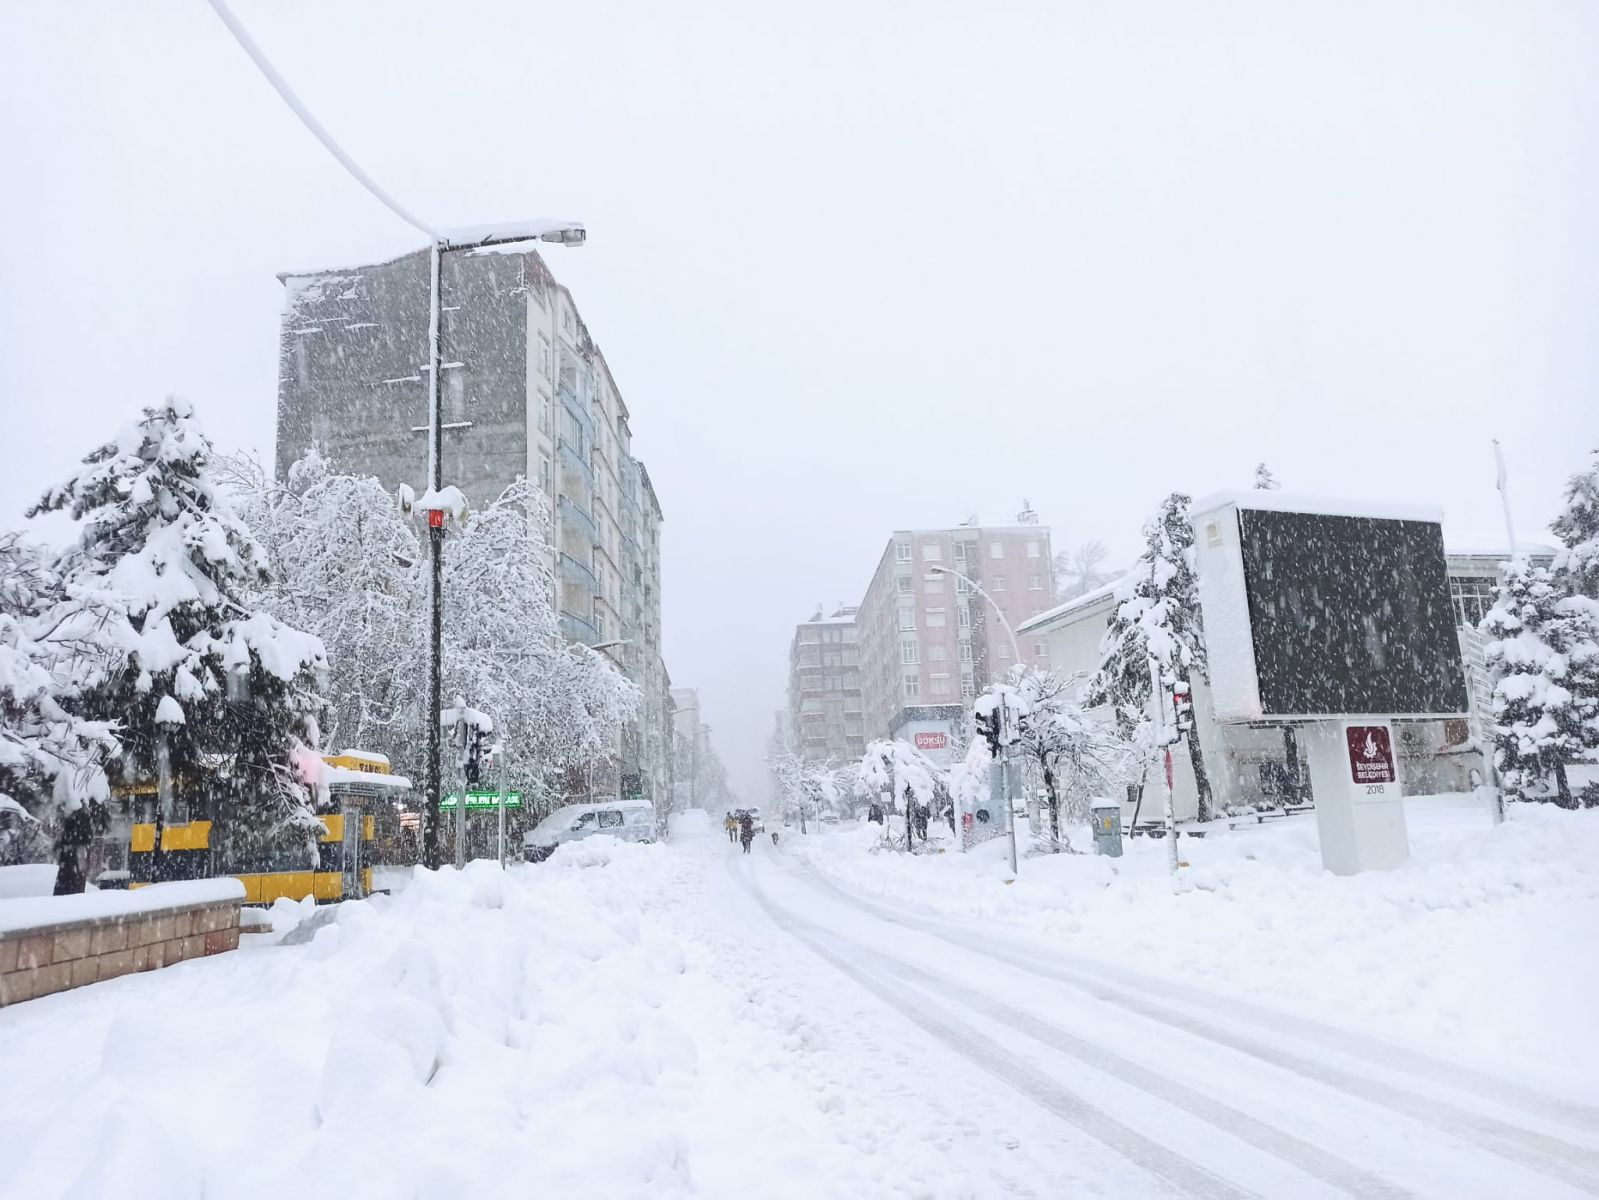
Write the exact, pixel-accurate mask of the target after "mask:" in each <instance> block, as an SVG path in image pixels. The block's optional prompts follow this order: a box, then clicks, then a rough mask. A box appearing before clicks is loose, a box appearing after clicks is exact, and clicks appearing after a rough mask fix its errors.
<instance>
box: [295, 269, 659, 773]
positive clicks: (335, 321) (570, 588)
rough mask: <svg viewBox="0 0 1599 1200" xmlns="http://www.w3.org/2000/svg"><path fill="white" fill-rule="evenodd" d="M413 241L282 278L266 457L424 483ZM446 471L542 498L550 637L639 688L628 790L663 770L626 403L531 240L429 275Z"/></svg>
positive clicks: (648, 547)
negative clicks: (274, 416)
mask: <svg viewBox="0 0 1599 1200" xmlns="http://www.w3.org/2000/svg"><path fill="white" fill-rule="evenodd" d="M429 272H430V262H429V254H428V252H427V251H425V250H422V251H417V252H415V253H412V254H407V255H403V256H401V257H399V258H396V259H393V260H391V261H389V262H385V263H375V264H372V265H369V266H360V267H352V268H348V269H340V270H330V271H322V272H314V273H307V274H290V275H285V276H283V277H282V278H283V282H284V286H285V293H286V294H285V305H284V317H283V327H282V333H281V354H280V371H279V387H278V431H277V445H276V459H277V464H276V465H277V471H278V472H279V474H280V475H281V474H282V473H283V472H285V471H286V470H287V468H288V466H289V464H290V463H292V462H293V461H294V460H295V459H296V458H298V457H299V456H300V455H301V454H302V453H304V451H305V449H306V448H308V447H309V446H311V445H313V444H315V445H317V446H319V447H320V448H321V449H322V451H323V453H324V454H326V455H327V456H328V458H329V459H330V460H331V461H332V462H333V464H334V465H335V467H337V468H338V469H341V470H348V471H354V472H360V473H364V474H371V475H374V476H376V477H377V478H378V480H379V481H380V482H381V483H383V485H384V486H385V487H387V488H389V489H390V490H393V489H396V488H397V487H398V486H399V485H400V484H402V483H405V484H410V485H411V486H412V487H414V488H417V489H418V490H420V489H421V488H422V487H424V486H425V485H426V482H427V480H426V474H427V461H428V446H427V427H428V386H427V374H428V366H429V364H428V346H427V333H428V310H429V291H430V287H429V284H430V280H429ZM440 292H441V297H440V298H441V310H442V313H441V316H442V321H441V327H440V347H439V349H440V355H441V362H442V369H441V371H440V400H441V408H442V410H443V422H444V433H443V474H444V481H445V482H446V483H449V484H454V485H456V486H458V487H460V488H461V489H462V491H464V492H465V493H466V496H467V499H468V501H469V502H470V503H471V504H472V505H473V506H474V507H482V506H483V505H486V504H488V503H489V502H491V501H492V500H494V498H495V497H497V496H498V495H499V494H500V493H501V492H502V491H503V490H504V489H505V488H506V487H507V486H509V485H510V484H511V483H512V482H513V481H514V480H515V479H516V477H517V476H519V475H524V476H526V477H527V478H529V479H531V480H533V481H534V482H536V483H538V484H539V485H540V486H541V487H542V488H543V490H544V491H545V493H546V495H547V496H548V498H549V501H550V508H551V518H552V537H551V567H552V575H553V580H554V587H555V597H554V598H555V601H556V605H557V608H558V610H559V613H560V622H561V629H562V632H563V634H564V635H565V636H566V637H567V638H569V639H570V640H573V641H582V642H586V643H589V644H593V643H595V642H603V641H613V642H621V643H622V644H620V645H618V646H614V647H612V648H610V649H608V650H606V651H605V653H607V654H608V655H610V656H611V657H612V659H613V660H614V661H615V662H617V663H618V665H620V666H621V668H622V669H623V671H624V672H625V673H626V674H627V676H628V677H629V678H630V679H632V680H633V681H634V682H635V683H636V684H638V686H639V687H640V689H641V690H642V692H643V693H644V697H645V699H644V702H643V704H642V706H641V711H640V716H639V719H638V721H637V722H635V723H634V725H633V726H632V727H631V728H630V729H628V730H627V731H626V733H625V734H624V736H623V737H622V738H621V739H620V742H619V744H618V746H617V747H616V761H615V762H614V763H613V764H612V765H613V767H614V768H615V769H614V770H613V771H612V772H611V774H613V775H615V776H616V778H617V780H618V781H619V786H620V787H622V788H623V789H624V790H626V791H628V792H630V793H632V794H643V795H646V796H648V795H653V794H657V793H658V794H665V792H666V788H667V782H666V781H667V780H668V779H669V777H670V766H671V737H670V733H669V731H668V729H667V725H668V724H669V721H670V711H669V707H668V705H667V704H666V702H665V697H666V688H667V685H666V683H665V678H666V670H665V664H664V662H663V661H662V659H661V649H660V647H661V636H660V611H661V610H660V579H661V575H660V527H661V523H662V517H661V508H660V503H659V500H658V498H657V497H656V495H655V490H654V487H653V485H652V484H649V483H648V479H647V475H646V474H645V473H644V472H643V471H642V468H641V466H640V464H638V462H637V460H635V459H634V458H633V456H632V432H631V427H630V416H629V413H628V408H627V405H626V403H625V402H624V400H623V399H622V395H621V391H620V389H619V388H618V387H617V385H616V381H615V380H614V379H613V378H612V376H611V373H610V369H609V367H608V365H607V364H606V362H605V358H604V355H603V354H602V353H601V352H600V349H599V347H598V346H597V345H596V344H595V342H594V340H593V339H592V338H591V337H590V335H589V332H588V329H587V327H586V326H585V324H584V323H583V320H582V317H581V315H580V314H579V313H578V311H577V306H576V303H575V302H574V300H573V298H572V295H571V293H570V292H569V291H568V290H567V289H566V288H563V287H561V286H560V285H559V284H558V283H557V282H556V281H555V279H554V277H553V276H552V275H551V273H550V271H549V268H548V266H547V265H546V264H545V262H544V260H543V258H542V257H541V256H540V255H539V254H538V253H537V252H536V251H531V250H528V251H512V252H500V251H455V252H451V253H448V254H446V255H445V256H444V259H443V269H442V272H441V276H440Z"/></svg>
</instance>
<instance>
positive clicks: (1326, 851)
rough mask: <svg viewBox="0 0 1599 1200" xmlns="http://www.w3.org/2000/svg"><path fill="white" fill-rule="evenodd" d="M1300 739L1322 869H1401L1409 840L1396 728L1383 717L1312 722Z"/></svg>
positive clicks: (1351, 872) (1349, 871)
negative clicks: (1307, 768)
mask: <svg viewBox="0 0 1599 1200" xmlns="http://www.w3.org/2000/svg"><path fill="white" fill-rule="evenodd" d="M1302 736H1303V739H1304V742H1305V749H1306V752H1307V757H1308V758H1309V761H1310V786H1311V789H1312V791H1313V792H1314V793H1315V797H1316V832H1317V834H1318V835H1319V838H1320V841H1321V863H1322V866H1324V867H1326V868H1327V870H1329V871H1331V872H1332V873H1333V874H1335V875H1357V874H1359V873H1360V872H1361V871H1372V870H1376V871H1384V870H1391V869H1392V868H1394V867H1398V866H1402V865H1403V864H1404V862H1405V860H1406V859H1408V858H1409V857H1410V838H1409V834H1408V832H1407V830H1406V827H1405V802H1404V797H1403V795H1402V794H1401V791H1400V787H1399V764H1398V758H1397V756H1396V755H1395V753H1394V733H1393V725H1392V724H1391V723H1390V722H1389V721H1387V720H1386V719H1384V718H1381V717H1350V718H1348V719H1344V720H1334V721H1313V722H1311V723H1310V724H1308V725H1306V726H1304V727H1303V729H1302Z"/></svg>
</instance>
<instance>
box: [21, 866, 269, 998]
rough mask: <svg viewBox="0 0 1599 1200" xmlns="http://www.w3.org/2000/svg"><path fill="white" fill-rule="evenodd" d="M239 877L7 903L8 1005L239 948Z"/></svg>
mask: <svg viewBox="0 0 1599 1200" xmlns="http://www.w3.org/2000/svg"><path fill="white" fill-rule="evenodd" d="M243 902H244V885H243V884H242V883H240V882H239V881H238V880H237V879H197V880H192V881H188V882H183V883H160V884H156V885H154V886H153V887H146V888H139V889H137V890H135V891H131V892H110V891H107V892H85V893H83V894H82V895H77V896H29V897H25V898H22V899H16V900H0V1008H3V1007H5V1006H6V1005H8V1004H19V1003H21V1002H22V1001H24V1000H32V999H36V998H37V997H40V996H49V995H52V994H54V993H55V992H64V991H66V990H68V989H69V988H76V987H83V986H85V985H86V984H90V983H98V982H100V981H101V980H104V979H115V978H116V977H117V976H119V975H129V974H132V973H134V972H136V971H154V970H158V969H159V968H161V967H170V966H172V965H174V964H176V963H180V962H185V961H187V960H189V959H191V958H204V957H206V956H207V955H211V954H223V953H226V952H227V951H229V950H237V949H238V948H239V909H240V907H241V906H242V904H243Z"/></svg>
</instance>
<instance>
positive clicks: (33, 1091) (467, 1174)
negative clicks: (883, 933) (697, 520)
mask: <svg viewBox="0 0 1599 1200" xmlns="http://www.w3.org/2000/svg"><path fill="white" fill-rule="evenodd" d="M696 872H697V873H698V875H703V873H704V872H703V869H702V867H701V865H700V856H699V855H698V854H696V853H694V852H692V851H691V850H689V849H686V848H685V849H673V848H670V847H667V846H664V845H657V846H639V845H634V844H630V843H624V842H618V841H615V840H613V839H600V838H591V839H588V840H587V841H586V842H585V843H584V844H583V845H581V846H566V847H563V848H562V849H561V851H560V852H559V853H557V854H556V855H555V856H553V857H552V858H551V859H550V860H549V862H547V863H545V864H541V865H539V866H517V867H514V868H512V869H510V870H509V871H505V872H502V871H500V870H499V869H498V868H497V867H496V866H495V865H493V864H491V863H474V864H472V865H471V866H469V867H468V869H467V870H465V871H463V872H459V873H458V872H455V871H450V870H446V871H442V872H437V873H431V872H426V871H418V872H416V873H415V876H414V878H413V879H412V880H411V881H410V883H409V885H408V886H407V887H406V888H405V890H404V891H402V892H401V893H399V894H398V895H395V896H378V897H374V898H372V899H370V900H367V901H363V902H351V903H346V904H344V905H341V906H339V907H338V908H337V909H328V908H323V909H320V910H316V917H317V919H318V920H326V922H327V923H326V924H324V925H322V926H321V927H320V928H315V930H314V933H313V934H312V935H311V936H310V937H309V939H308V941H307V942H306V944H301V945H292V944H289V945H286V944H282V943H278V944H272V943H273V942H275V941H276V940H277V937H278V931H279V930H281V929H282V928H283V927H284V926H285V925H290V924H293V923H294V920H296V919H300V918H303V917H305V916H306V915H307V914H306V912H305V911H304V909H303V907H302V906H297V905H290V904H280V905H277V906H274V908H273V910H272V921H273V924H274V933H273V934H272V935H270V936H267V937H255V938H250V939H247V940H246V942H245V946H244V949H243V951H242V952H240V953H236V954H228V955H221V956H218V957H216V958H213V959H207V960H201V961H197V962H192V963H184V964H180V965H179V966H176V967H173V968H171V969H170V970H167V971H161V972H156V973H154V974H151V975H144V976H134V977H128V978H123V979H118V980H115V981H112V982H109V983H105V984H100V985H96V986H95V987H92V988H85V989H81V990H79V991H77V992H69V993H64V994H61V995H57V996H52V997H49V998H47V999H44V1000H38V1001H32V1002H30V1003H27V1004H24V1005H19V1006H17V1007H16V1008H13V1009H9V1010H7V1011H6V1012H5V1013H3V1014H0V1079H4V1080H5V1081H6V1085H5V1087H4V1088H3V1089H0V1162H3V1163H4V1164H5V1167H4V1175H3V1184H0V1192H4V1193H5V1194H7V1195H16V1196H29V1197H48V1196H58V1195H63V1194H67V1193H69V1192H70V1194H73V1195H99V1194H108V1193H112V1192H114V1193H115V1194H117V1195H122V1196H128V1197H135V1198H144V1197H156V1196H159V1197H163V1198H165V1197H173V1198H187V1197H198V1196H200V1195H202V1194H205V1195H215V1196H221V1195H226V1196H233V1197H245V1196H248V1197H258V1196H259V1197H271V1196H282V1195H293V1194H299V1193H300V1192H303V1191H304V1189H305V1187H306V1184H307V1181H310V1180H314V1181H316V1185H317V1188H318V1189H319V1190H323V1189H325V1190H327V1191H329V1192H330V1193H347V1194H352V1195H373V1196H428V1197H432V1196H438V1197H446V1196H450V1197H453V1196H469V1195H470V1196H511V1195H516V1196H528V1195H532V1196H538V1195H547V1196H605V1197H634V1196H637V1197H657V1196H666V1197H670V1196H685V1195H715V1196H747V1195H765V1196H794V1197H799V1196H803V1195H829V1194H830V1195H846V1194H852V1193H853V1194H862V1193H861V1191H860V1190H859V1188H858V1186H856V1180H854V1179H853V1178H849V1177H846V1175H847V1172H846V1171H845V1169H844V1168H845V1166H846V1165H849V1164H853V1165H854V1167H855V1169H856V1170H866V1169H867V1167H869V1166H871V1164H870V1163H867V1162H866V1160H865V1158H864V1157H863V1156H862V1155H860V1154H859V1152H857V1151H851V1150H850V1149H849V1148H848V1147H847V1146H845V1145H843V1144H842V1143H843V1139H842V1138H841V1137H840V1136H839V1134H838V1133H837V1131H835V1130H832V1129H831V1127H830V1122H832V1121H833V1120H834V1119H835V1118H834V1117H833V1116H832V1115H831V1114H830V1113H828V1112H827V1111H824V1109H823V1107H822V1105H821V1104H820V1102H819V1100H818V1098H817V1097H816V1096H815V1095H813V1094H811V1093H809V1092H807V1091H806V1090H805V1089H803V1088H796V1087H795V1086H794V1085H793V1084H792V1083H790V1082H789V1079H790V1077H791V1075H792V1072H791V1070H790V1069H789V1068H788V1067H787V1066H786V1065H785V1064H787V1063H788V1062H789V1061H790V1060H791V1059H792V1058H793V1056H794V1055H796V1054H798V1053H801V1050H800V1049H799V1048H796V1047H794V1046H792V1045H790V1042H791V1041H792V1033H791V1032H790V1031H787V1030H784V1029H781V1028H773V1027H772V1025H771V1024H770V1023H769V1022H767V1021H764V1020H759V1019H752V1018H755V1017H760V1016H761V1014H760V1013H759V1012H758V1011H757V1010H756V1009H754V1008H752V1007H751V1006H750V1001H749V999H748V998H746V997H743V996H741V995H738V994H736V993H734V992H733V991H731V990H730V989H729V988H728V987H727V986H726V985H725V984H724V983H721V982H719V981H718V979H717V977H716V973H715V972H714V971H710V970H707V969H705V963H706V960H707V957H708V954H707V950H706V948H705V947H704V946H703V945H702V944H700V943H698V942H696V941H694V940H692V939H693V937H694V935H693V934H692V933H691V932H689V931H687V930H685V929H684V928H683V927H684V925H685V924H689V923H688V922H685V921H684V920H683V919H682V914H683V913H684V912H685V911H688V910H689V908H690V907H691V906H695V905H697V904H698V903H699V900H698V899H697V896H698V893H697V890H696V889H697V888H698V887H699V886H700V885H699V882H698V875H697V874H696ZM310 928H311V925H310V923H308V924H307V925H306V929H310ZM696 964H698V965H697V966H696ZM173 1047H189V1048H190V1050H189V1051H188V1052H184V1053H174V1052H173ZM91 1147H92V1152H91V1151H90V1150H89V1149H88V1148H91ZM796 1154H798V1155H799V1156H800V1158H801V1159H803V1163H804V1167H805V1170H804V1171H803V1172H799V1173H794V1172H791V1173H789V1174H786V1175H785V1174H782V1173H778V1174H773V1172H774V1171H778V1172H782V1171H787V1170H788V1169H789V1168H791V1167H798V1166H799V1165H800V1164H799V1163H798V1162H797V1161H795V1155H796ZM863 1164H864V1165H863ZM800 1174H803V1176H804V1178H805V1184H804V1185H803V1186H802V1185H801V1184H800V1182H799V1175H800ZM808 1187H816V1188H818V1189H819V1190H817V1191H815V1192H809V1191H807V1190H806V1189H807V1188H808Z"/></svg>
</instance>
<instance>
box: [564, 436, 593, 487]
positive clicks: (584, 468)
mask: <svg viewBox="0 0 1599 1200" xmlns="http://www.w3.org/2000/svg"><path fill="white" fill-rule="evenodd" d="M555 452H556V454H557V456H558V457H559V458H560V460H561V465H562V466H563V467H565V468H566V469H567V470H569V471H571V472H573V473H574V474H575V475H577V477H578V478H579V479H581V480H582V481H583V486H584V487H585V488H587V489H588V490H589V491H590V492H592V491H593V490H594V470H593V468H591V467H590V466H589V460H588V456H587V455H585V454H584V453H583V452H582V451H580V450H578V449H577V447H575V446H573V445H572V443H571V442H569V441H567V440H566V439H565V438H561V439H560V440H559V441H557V442H556V443H555Z"/></svg>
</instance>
